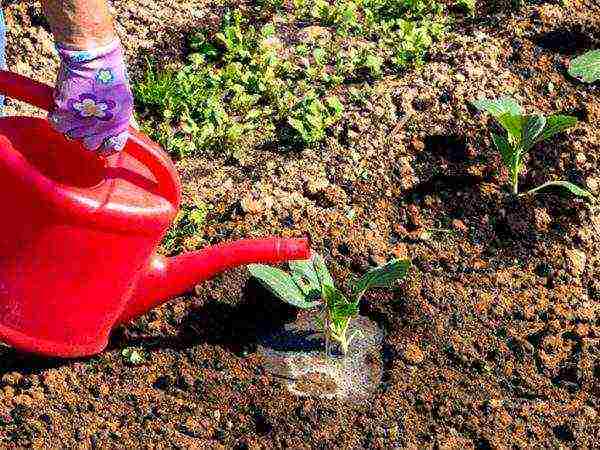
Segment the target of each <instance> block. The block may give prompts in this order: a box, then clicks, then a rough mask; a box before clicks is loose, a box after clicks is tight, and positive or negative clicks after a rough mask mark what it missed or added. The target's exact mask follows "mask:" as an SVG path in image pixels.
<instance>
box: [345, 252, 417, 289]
mask: <svg viewBox="0 0 600 450" xmlns="http://www.w3.org/2000/svg"><path fill="white" fill-rule="evenodd" d="M409 268H410V261H409V260H407V259H403V260H401V259H394V260H392V261H390V262H388V263H387V264H384V265H383V266H380V267H376V268H374V269H371V270H370V271H368V272H367V273H366V274H365V275H363V277H362V278H361V279H360V280H358V282H357V283H356V285H355V286H354V293H355V294H356V295H357V298H360V296H362V294H363V293H364V292H365V291H366V290H367V289H371V288H374V287H389V286H391V285H392V284H393V283H394V281H396V280H399V279H401V278H404V277H405V276H406V274H407V273H408V269H409Z"/></svg>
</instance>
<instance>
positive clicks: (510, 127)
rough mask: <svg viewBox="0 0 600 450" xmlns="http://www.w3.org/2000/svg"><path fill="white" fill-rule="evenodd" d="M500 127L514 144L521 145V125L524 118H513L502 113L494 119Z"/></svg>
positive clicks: (508, 114) (511, 115)
mask: <svg viewBox="0 0 600 450" xmlns="http://www.w3.org/2000/svg"><path fill="white" fill-rule="evenodd" d="M496 119H497V120H498V122H500V125H502V126H503V127H504V129H505V130H506V131H507V132H508V134H509V136H510V137H511V138H512V140H513V141H515V142H516V143H519V144H520V143H521V142H522V138H523V125H524V123H525V118H524V117H523V116H515V115H513V114H511V113H504V114H501V115H500V116H498V117H496Z"/></svg>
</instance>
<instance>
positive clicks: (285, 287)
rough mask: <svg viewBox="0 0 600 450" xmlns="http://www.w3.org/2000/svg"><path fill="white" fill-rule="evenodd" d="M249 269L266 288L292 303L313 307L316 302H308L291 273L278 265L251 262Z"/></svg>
mask: <svg viewBox="0 0 600 450" xmlns="http://www.w3.org/2000/svg"><path fill="white" fill-rule="evenodd" d="M248 270H249V271H250V274H252V276H253V277H255V278H256V279H257V280H258V281H259V282H260V283H261V284H262V285H263V286H264V287H265V288H267V289H269V290H270V291H271V292H273V294H275V295H276V296H277V297H279V298H280V299H281V300H283V301H284V302H286V303H289V304H290V305H294V306H297V307H298V308H312V307H313V306H315V302H307V301H306V298H305V297H304V295H303V294H302V291H301V290H300V288H298V286H296V283H295V282H294V280H293V279H292V277H291V276H290V275H288V274H287V273H285V272H284V271H283V270H281V269H278V268H277V267H271V266H265V265H263V264H250V265H249V266H248Z"/></svg>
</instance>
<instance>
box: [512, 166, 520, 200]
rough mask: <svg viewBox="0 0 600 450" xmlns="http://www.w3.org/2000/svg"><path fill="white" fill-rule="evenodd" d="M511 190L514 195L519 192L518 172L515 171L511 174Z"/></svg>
mask: <svg viewBox="0 0 600 450" xmlns="http://www.w3.org/2000/svg"><path fill="white" fill-rule="evenodd" d="M512 192H513V194H515V195H518V194H519V172H517V171H514V172H513V174H512Z"/></svg>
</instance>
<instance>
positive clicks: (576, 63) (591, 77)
mask: <svg viewBox="0 0 600 450" xmlns="http://www.w3.org/2000/svg"><path fill="white" fill-rule="evenodd" d="M569 75H571V76H572V77H575V78H577V79H579V80H581V81H584V82H586V83H593V82H595V81H598V80H600V50H592V51H591V52H587V53H584V54H583V55H581V56H580V57H578V58H575V59H574V60H573V61H571V64H570V66H569Z"/></svg>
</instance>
